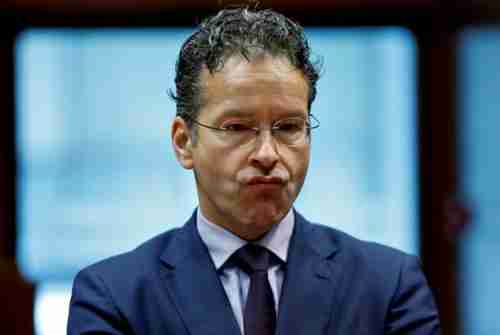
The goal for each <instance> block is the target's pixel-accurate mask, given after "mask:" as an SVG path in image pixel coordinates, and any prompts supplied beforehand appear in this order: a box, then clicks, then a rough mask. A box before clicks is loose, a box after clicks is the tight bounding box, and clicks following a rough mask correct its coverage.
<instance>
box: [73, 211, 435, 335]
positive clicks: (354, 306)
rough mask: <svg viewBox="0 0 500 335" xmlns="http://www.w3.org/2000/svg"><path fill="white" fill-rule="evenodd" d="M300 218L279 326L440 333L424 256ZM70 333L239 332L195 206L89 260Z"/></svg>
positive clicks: (286, 329)
mask: <svg viewBox="0 0 500 335" xmlns="http://www.w3.org/2000/svg"><path fill="white" fill-rule="evenodd" d="M295 218H296V219H295V229H294V233H293V235H292V240H291V244H290V249H289V256H288V263H287V264H286V268H285V280H284V283H283V288H282V295H281V299H280V305H279V315H278V325H277V334H278V335H319V334H340V335H378V334H405V335H417V334H418V335H430V334H439V333H440V325H439V319H438V313H437V310H436V306H435V303H434V299H433V297H432V294H431V291H430V289H429V287H428V285H427V283H426V279H425V278H424V275H423V274H422V271H421V269H420V264H419V261H418V259H417V258H416V257H414V256H410V255H406V254H404V253H402V252H399V251H397V250H395V249H392V248H389V247H385V246H381V245H379V244H375V243H369V242H363V241H360V240H357V239H355V238H353V237H351V236H349V235H347V234H345V233H342V232H339V231H337V230H335V229H332V228H328V227H325V226H321V225H317V224H312V223H310V222H308V221H306V220H305V219H304V218H303V217H302V216H300V215H299V214H298V213H295ZM68 334H69V335H76V334H137V335H139V334H140V335H174V334H175V335H188V334H189V335H221V334H224V335H226V334H227V335H240V330H239V327H238V324H237V322H236V319H235V318H234V316H233V311H232V309H231V306H230V304H229V301H228V299H227V298H226V295H225V291H224V288H223V286H222V284H221V282H220V280H219V278H218V275H217V272H216V270H215V267H214V265H213V263H212V261H211V259H210V256H209V253H208V250H207V248H206V247H205V245H204V244H203V242H202V240H201V238H200V236H199V235H198V232H197V229H196V215H193V217H191V219H190V220H189V221H188V222H187V223H186V224H185V225H184V226H183V227H181V228H178V229H174V230H171V231H168V232H166V233H163V234H161V235H159V236H157V237H156V238H153V239H152V240H150V241H148V242H146V243H144V244H143V245H141V246H140V247H138V248H137V249H135V250H133V251H131V252H129V253H126V254H123V255H119V256H115V257H112V258H110V259H107V260H104V261H102V262H99V263H97V264H94V265H92V266H90V267H87V268H85V269H84V270H82V271H81V272H80V273H79V274H78V275H77V276H76V278H75V281H74V285H73V293H72V298H71V305H70V315H69V320H68Z"/></svg>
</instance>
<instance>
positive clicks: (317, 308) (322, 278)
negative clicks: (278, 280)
mask: <svg viewBox="0 0 500 335" xmlns="http://www.w3.org/2000/svg"><path fill="white" fill-rule="evenodd" d="M337 251H338V247H337V245H336V243H335V242H333V241H331V240H327V239H326V238H325V237H324V236H323V235H322V234H318V233H317V232H315V231H314V229H313V226H312V225H311V224H309V223H308V222H307V221H306V220H305V219H304V218H302V216H300V215H299V214H298V213H296V215H295V228H294V233H293V236H292V241H291V243H290V248H289V256H288V261H287V266H286V275H285V281H284V283H283V289H282V292H281V298H280V308H279V315H278V329H277V334H278V335H288V334H294V335H311V334H323V333H325V332H326V329H327V327H328V323H329V320H330V318H331V317H332V315H333V314H334V311H333V309H334V307H336V305H337V304H336V303H335V300H336V299H335V294H336V293H338V292H336V290H337V288H338V287H339V285H338V283H339V281H340V280H341V274H342V272H341V270H340V265H339V264H337V263H336V261H335V254H336V253H337Z"/></svg>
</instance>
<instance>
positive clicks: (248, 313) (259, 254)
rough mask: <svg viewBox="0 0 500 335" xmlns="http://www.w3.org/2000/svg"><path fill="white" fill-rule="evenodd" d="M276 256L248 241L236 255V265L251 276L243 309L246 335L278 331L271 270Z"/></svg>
mask: <svg viewBox="0 0 500 335" xmlns="http://www.w3.org/2000/svg"><path fill="white" fill-rule="evenodd" d="M273 257H276V256H275V255H274V254H272V253H271V252H270V251H268V250H267V249H266V248H264V247H261V246H258V245H254V244H247V245H245V246H244V247H242V248H240V249H239V250H238V251H236V252H235V253H234V255H233V256H232V258H233V261H234V262H235V263H236V265H237V266H238V267H239V268H240V269H242V270H243V271H245V272H246V273H247V274H248V276H249V277H250V288H249V289H248V295H247V300H246V304H245V308H244V311H243V323H244V329H245V335H274V332H275V329H276V311H275V309H274V298H273V292H272V290H271V285H270V284H269V280H268V277H267V270H268V269H269V267H270V266H271V265H273V264H275V263H273V260H275V259H273Z"/></svg>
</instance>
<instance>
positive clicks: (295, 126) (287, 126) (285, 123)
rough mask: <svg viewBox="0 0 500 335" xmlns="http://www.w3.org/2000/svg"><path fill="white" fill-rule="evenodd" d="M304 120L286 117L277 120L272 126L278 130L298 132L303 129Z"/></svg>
mask: <svg viewBox="0 0 500 335" xmlns="http://www.w3.org/2000/svg"><path fill="white" fill-rule="evenodd" d="M304 126H305V122H304V120H302V119H287V120H282V121H279V122H277V123H276V124H275V126H274V127H273V128H274V129H277V130H279V131H280V132H291V133H293V132H300V131H302V130H303V129H304Z"/></svg>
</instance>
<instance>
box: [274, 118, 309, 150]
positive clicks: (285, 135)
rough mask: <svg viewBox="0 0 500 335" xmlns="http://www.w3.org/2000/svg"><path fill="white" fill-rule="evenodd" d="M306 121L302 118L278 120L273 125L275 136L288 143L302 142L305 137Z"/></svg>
mask: <svg viewBox="0 0 500 335" xmlns="http://www.w3.org/2000/svg"><path fill="white" fill-rule="evenodd" d="M306 133H307V122H306V120H304V119H302V118H289V119H284V120H280V121H278V122H277V123H275V124H274V126H273V134H274V136H275V138H276V139H277V140H278V141H279V142H281V143H283V144H288V145H294V144H299V143H302V142H303V141H304V140H305V138H306Z"/></svg>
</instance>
